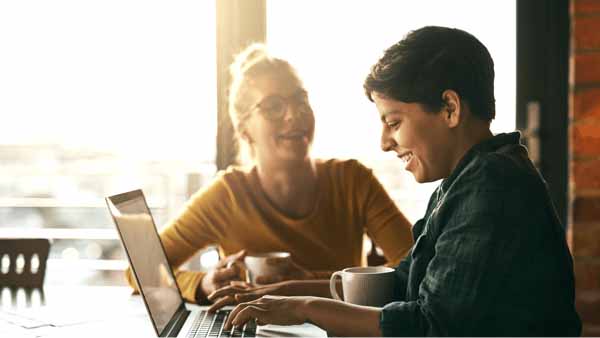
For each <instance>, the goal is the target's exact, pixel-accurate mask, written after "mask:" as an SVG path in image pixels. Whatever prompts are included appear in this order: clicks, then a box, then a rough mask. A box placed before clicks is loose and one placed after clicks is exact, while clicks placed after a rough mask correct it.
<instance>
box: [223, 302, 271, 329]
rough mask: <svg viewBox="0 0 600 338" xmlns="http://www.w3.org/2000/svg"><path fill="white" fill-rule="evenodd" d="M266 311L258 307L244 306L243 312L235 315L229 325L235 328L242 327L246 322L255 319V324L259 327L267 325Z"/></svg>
mask: <svg viewBox="0 0 600 338" xmlns="http://www.w3.org/2000/svg"><path fill="white" fill-rule="evenodd" d="M267 317H268V311H267V310H265V309H263V308H261V307H259V306H258V305H249V306H246V307H245V308H244V309H243V310H241V311H239V312H238V313H236V315H235V317H233V319H232V320H231V325H233V326H236V327H242V326H244V324H246V323H247V322H248V321H250V320H252V319H256V322H257V323H261V325H264V324H267V323H268V318H267Z"/></svg>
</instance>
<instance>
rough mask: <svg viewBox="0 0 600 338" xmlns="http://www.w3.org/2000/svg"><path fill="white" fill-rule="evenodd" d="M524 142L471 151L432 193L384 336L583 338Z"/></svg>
mask: <svg viewBox="0 0 600 338" xmlns="http://www.w3.org/2000/svg"><path fill="white" fill-rule="evenodd" d="M519 141H520V134H519V133H518V132H514V133H510V134H500V135H496V136H494V137H492V138H490V139H488V140H486V141H484V142H482V143H480V144H478V145H476V146H474V147H473V148H471V149H470V150H469V151H468V152H467V153H466V154H465V156H464V157H463V158H462V159H461V161H460V162H459V164H458V165H457V167H456V168H455V169H454V171H453V172H452V173H451V174H450V176H449V177H448V178H446V179H445V180H443V181H442V183H441V184H440V186H439V187H438V188H437V189H436V191H435V192H434V193H433V195H432V196H431V199H430V201H429V205H428V207H427V211H426V213H425V217H424V218H423V219H421V220H419V221H418V222H417V223H416V224H415V225H414V227H413V236H414V238H415V244H414V246H413V247H412V250H411V252H410V254H409V255H408V256H407V257H406V258H405V259H404V260H403V261H402V262H401V263H400V265H399V266H398V267H397V268H396V276H397V289H396V290H397V294H396V299H397V301H395V302H393V303H390V304H388V305H386V306H385V307H384V308H383V310H382V314H381V319H380V327H381V330H382V333H383V335H384V336H548V335H553V336H577V335H580V334H581V322H580V319H579V316H578V315H577V313H576V311H575V306H574V277H573V262H572V258H571V254H570V252H569V249H568V247H567V244H566V239H565V233H564V230H563V228H562V226H561V224H560V221H559V219H558V217H557V215H556V212H555V209H554V206H553V204H552V202H551V200H550V196H549V194H548V191H547V187H546V183H545V182H544V180H543V179H542V178H541V176H540V175H539V173H538V172H537V170H536V169H535V168H534V166H533V165H532V163H531V161H530V160H529V158H528V155H527V150H526V148H525V147H523V146H522V145H520V143H519Z"/></svg>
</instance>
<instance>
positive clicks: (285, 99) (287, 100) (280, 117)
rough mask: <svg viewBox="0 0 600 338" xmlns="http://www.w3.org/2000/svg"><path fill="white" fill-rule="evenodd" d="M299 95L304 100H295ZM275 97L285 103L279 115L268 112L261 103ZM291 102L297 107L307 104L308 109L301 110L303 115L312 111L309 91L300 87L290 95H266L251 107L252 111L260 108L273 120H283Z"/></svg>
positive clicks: (265, 115) (264, 114) (267, 117)
mask: <svg viewBox="0 0 600 338" xmlns="http://www.w3.org/2000/svg"><path fill="white" fill-rule="evenodd" d="M299 95H302V102H300V101H296V102H294V98H297V97H298V96H299ZM273 98H275V99H279V100H280V102H281V103H283V105H282V107H283V108H282V109H281V111H279V112H277V115H275V114H269V113H266V112H265V110H264V109H265V108H263V107H261V105H262V104H264V103H265V102H266V101H267V100H269V99H273ZM290 104H293V105H294V106H295V107H297V106H299V105H306V107H307V109H306V110H305V111H301V112H300V113H301V115H308V113H312V107H311V106H310V103H309V101H308V93H307V92H306V90H304V89H300V90H298V91H296V92H295V93H294V94H292V95H290V96H288V97H283V96H281V95H277V94H275V95H269V96H267V97H264V98H263V99H262V100H260V101H259V102H258V103H256V104H254V105H253V106H252V107H251V108H250V111H251V112H252V111H254V110H255V109H258V110H260V111H261V112H262V113H263V114H262V115H263V116H264V117H265V118H266V119H268V120H272V121H279V120H283V118H284V117H285V113H286V112H287V110H288V109H289V106H290Z"/></svg>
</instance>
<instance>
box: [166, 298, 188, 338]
mask: <svg viewBox="0 0 600 338" xmlns="http://www.w3.org/2000/svg"><path fill="white" fill-rule="evenodd" d="M189 315H190V311H188V310H187V309H186V308H185V305H183V304H182V305H181V307H180V308H179V309H178V310H177V312H175V315H174V316H173V319H174V320H171V322H170V323H169V324H168V325H167V326H166V327H165V329H164V330H163V332H162V333H161V335H160V336H161V337H176V336H177V335H178V334H179V331H180V330H181V327H183V324H185V320H186V319H187V317H188V316H189Z"/></svg>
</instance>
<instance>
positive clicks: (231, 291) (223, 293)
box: [206, 281, 246, 301]
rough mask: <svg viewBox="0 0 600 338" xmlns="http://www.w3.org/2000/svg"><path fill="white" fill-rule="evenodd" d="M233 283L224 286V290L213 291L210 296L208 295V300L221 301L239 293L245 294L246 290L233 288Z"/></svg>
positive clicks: (237, 287)
mask: <svg viewBox="0 0 600 338" xmlns="http://www.w3.org/2000/svg"><path fill="white" fill-rule="evenodd" d="M231 283H233V281H232V282H230V284H229V285H226V286H223V287H222V288H220V289H218V290H215V291H213V292H212V293H211V294H210V295H208V297H206V298H207V299H208V300H210V301H213V300H215V299H219V298H222V297H225V296H229V295H233V294H236V293H239V292H244V291H245V290H246V289H244V288H242V287H239V286H233V285H231Z"/></svg>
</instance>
